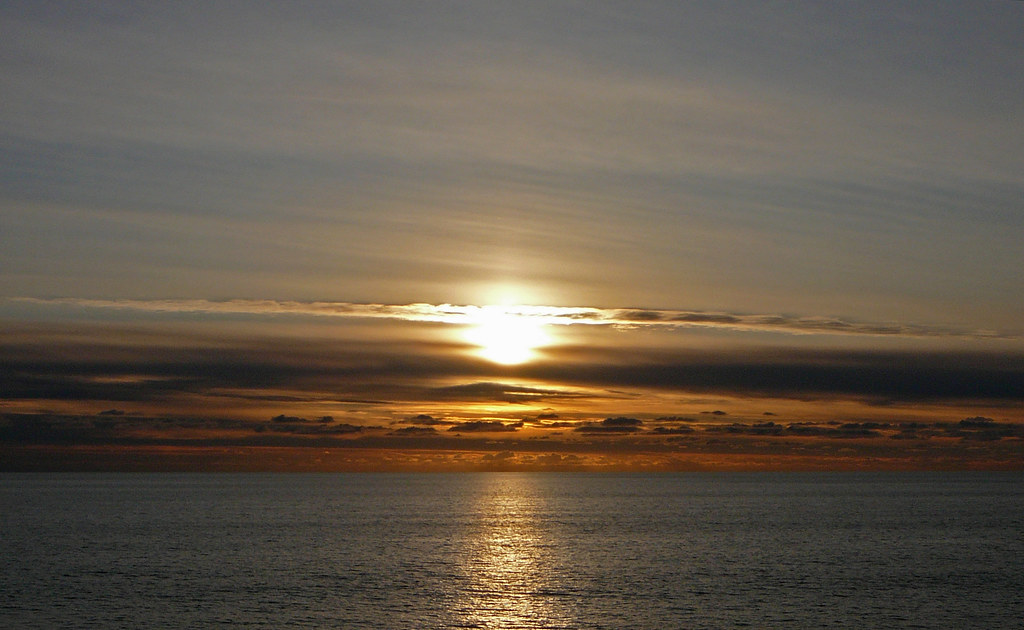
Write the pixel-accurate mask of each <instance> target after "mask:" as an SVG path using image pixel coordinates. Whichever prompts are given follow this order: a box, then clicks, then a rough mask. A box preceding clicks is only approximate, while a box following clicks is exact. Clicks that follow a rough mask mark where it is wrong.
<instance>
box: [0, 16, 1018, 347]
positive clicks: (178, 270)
mask: <svg viewBox="0 0 1024 630" xmlns="http://www.w3.org/2000/svg"><path fill="white" fill-rule="evenodd" d="M0 93H2V95H3V96H2V98H0V297H2V298H16V297H28V298H41V299H49V298H80V299H93V300H116V299H130V300H156V299H196V300H226V299H248V300H299V301H342V302H346V303H372V304H409V303H414V302H415V303H418V302H425V303H432V304H441V303H453V304H481V303H486V302H487V301H489V300H491V299H494V298H493V296H494V293H495V291H498V290H504V289H508V290H511V291H513V292H514V293H515V294H516V295H517V297H518V299H519V300H520V301H523V302H528V303H533V304H547V305H555V306H593V307H598V308H646V309H682V310H687V311H690V310H692V311H711V312H716V313H738V314H743V313H753V314H775V313H779V314H788V315H791V316H793V317H802V318H815V317H842V318H849V319H853V320H864V321H870V322H897V323H899V324H905V325H918V324H922V325H924V324H935V325H949V326H954V327H966V328H970V329H976V328H977V329H987V330H993V331H998V332H1007V333H1014V332H1020V329H1021V326H1020V316H1021V312H1022V308H1021V307H1022V298H1021V296H1022V295H1024V274H1022V273H1021V269H1022V268H1024V247H1022V245H1021V244H1022V243H1024V208H1022V203H1024V150H1022V147H1024V116H1022V114H1024V3H1019V2H997V1H986V2H969V1H963V0H956V1H953V2H843V3H838V2H835V3H822V2H758V3H751V2H722V1H715V2H614V3H606V2H597V1H588V2H548V1H545V2H502V3H498V2H287V3H284V2H282V3H270V2H219V1H215V2H173V3H171V2H99V1H97V2H88V3H85V2H82V3H72V2H45V1H44V2H41V1H38V0H33V1H31V2H21V1H9V2H4V3H3V4H2V5H0ZM4 308H8V309H10V308H12V307H11V306H10V303H9V302H8V303H7V304H6V306H4Z"/></svg>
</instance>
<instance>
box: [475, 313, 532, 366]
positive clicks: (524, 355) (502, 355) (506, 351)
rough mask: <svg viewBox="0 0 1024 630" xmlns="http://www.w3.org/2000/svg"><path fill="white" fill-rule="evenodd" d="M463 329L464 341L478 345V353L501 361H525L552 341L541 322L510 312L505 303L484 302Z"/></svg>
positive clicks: (509, 363)
mask: <svg viewBox="0 0 1024 630" xmlns="http://www.w3.org/2000/svg"><path fill="white" fill-rule="evenodd" d="M472 319H473V322H474V324H473V325H472V326H471V327H470V328H469V329H468V330H466V332H465V339H466V341H468V342H470V343H472V344H474V345H476V346H479V350H478V351H477V353H476V354H477V355H479V356H481V357H483V358H485V359H487V360H488V361H493V362H495V363H501V364H503V365H516V364H519V363H525V362H526V361H529V360H530V359H533V358H534V357H535V356H536V350H537V348H540V347H542V346H545V345H547V344H549V343H550V342H551V338H550V336H549V335H548V333H547V331H546V330H545V328H546V326H545V324H544V323H543V322H541V321H538V320H537V319H535V318H532V317H529V316H524V315H520V314H517V313H513V312H510V311H509V310H508V309H507V308H506V307H500V306H483V307H481V308H480V309H479V311H478V312H477V313H475V314H474V316H473V318H472Z"/></svg>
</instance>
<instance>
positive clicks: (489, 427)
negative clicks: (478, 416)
mask: <svg viewBox="0 0 1024 630" xmlns="http://www.w3.org/2000/svg"><path fill="white" fill-rule="evenodd" d="M522 427H523V423H522V422H510V423H507V424H506V423H504V422H501V421H500V420H471V421H469V422H460V423H458V424H456V425H454V426H452V427H450V428H449V429H448V431H449V432H456V433H506V432H513V431H518V430H519V429H521V428H522Z"/></svg>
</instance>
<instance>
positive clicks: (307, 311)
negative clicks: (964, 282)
mask: <svg viewBox="0 0 1024 630" xmlns="http://www.w3.org/2000/svg"><path fill="white" fill-rule="evenodd" d="M6 301H8V302H12V303H23V304H30V305H36V306H44V307H47V306H48V307H74V308H83V309H90V310H101V311H102V310H128V311H135V312H140V313H163V314H196V313H200V314H210V315H254V316H304V317H340V318H372V319H385V320H386V319H391V320H401V321H408V322H432V323H443V324H454V325H474V324H478V323H480V322H482V321H486V320H488V319H489V318H491V317H494V316H508V317H516V318H525V319H529V320H533V321H535V322H537V323H539V324H545V325H553V326H575V325H589V326H615V327H622V328H716V329H724V330H735V331H748V332H777V333H787V334H796V335H809V334H815V335H858V336H873V337H911V338H921V337H924V338H948V339H1001V340H1019V339H1020V338H1021V337H1020V335H1018V334H1016V333H1012V332H1007V331H998V330H986V329H966V328H955V327H947V326H937V325H931V324H920V323H900V322H888V323H879V322H860V321H852V320H847V319H843V318H837V317H821V316H799V315H782V314H744V313H726V312H707V311H695V310H652V309H631V308H598V307H590V306H579V307H566V306H537V305H510V306H505V305H482V306H476V305H458V304H426V303H413V304H366V303H354V302H329V301H309V302H302V301H289V300H244V299H236V300H223V301H216V300H205V299H181V300H176V299H162V300H128V299H117V300H105V299H87V298H51V299H42V298H33V297H15V298H7V300H6Z"/></svg>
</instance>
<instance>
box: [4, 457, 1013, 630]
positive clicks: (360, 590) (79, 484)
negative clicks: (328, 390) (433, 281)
mask: <svg viewBox="0 0 1024 630" xmlns="http://www.w3.org/2000/svg"><path fill="white" fill-rule="evenodd" d="M0 627H2V628H12V629H13V628H19V629H21V628H48V629H49V628H133V629H134V628H594V629H598V628H601V629H604V628H607V629H623V628H652V629H655V628H656V629H669V628H858V629H859V628H942V629H948V628H958V629H961V628H1014V629H1020V628H1024V474H1021V473H892V472H887V473H771V474H765V473H708V474H703V473H683V474H664V473H658V474H613V473H593V474H591V473H451V474H448V473H431V474H394V473H387V474H366V473H356V474H223V473H209V474H202V473H200V474H171V473H156V474H134V473H117V474H38V473H33V474H3V475H0Z"/></svg>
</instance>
